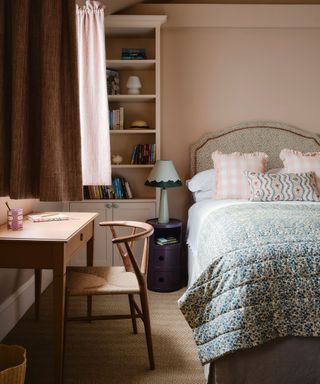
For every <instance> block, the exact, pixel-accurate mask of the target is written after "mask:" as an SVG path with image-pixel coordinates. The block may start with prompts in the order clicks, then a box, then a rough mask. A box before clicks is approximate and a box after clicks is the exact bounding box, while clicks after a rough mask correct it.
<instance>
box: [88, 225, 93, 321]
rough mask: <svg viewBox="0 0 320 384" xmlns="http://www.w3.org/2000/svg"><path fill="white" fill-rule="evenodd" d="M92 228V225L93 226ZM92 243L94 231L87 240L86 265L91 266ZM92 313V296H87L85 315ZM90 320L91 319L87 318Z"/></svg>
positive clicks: (89, 315)
mask: <svg viewBox="0 0 320 384" xmlns="http://www.w3.org/2000/svg"><path fill="white" fill-rule="evenodd" d="M93 228H94V227H93ZM93 244H94V233H92V237H91V239H90V240H89V241H88V242H87V266H89V267H91V266H93V249H94V248H93ZM91 315H92V296H87V316H88V317H91ZM89 322H91V320H89Z"/></svg>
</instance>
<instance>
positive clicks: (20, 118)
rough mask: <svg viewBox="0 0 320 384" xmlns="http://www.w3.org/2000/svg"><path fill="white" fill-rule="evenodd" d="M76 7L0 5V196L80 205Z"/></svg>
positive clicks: (28, 0)
mask: <svg viewBox="0 0 320 384" xmlns="http://www.w3.org/2000/svg"><path fill="white" fill-rule="evenodd" d="M75 12H76V6H75V0H0V196H8V195H9V196H10V197H11V198H13V199H18V198H30V197H39V198H40V199H41V200H43V201H50V200H51V201H58V200H79V199H82V176H81V138H80V118H79V91H78V77H77V76H78V71H77V45H76V16H75Z"/></svg>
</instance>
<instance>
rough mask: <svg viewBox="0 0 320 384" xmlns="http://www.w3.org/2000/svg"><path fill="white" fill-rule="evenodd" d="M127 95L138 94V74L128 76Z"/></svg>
mask: <svg viewBox="0 0 320 384" xmlns="http://www.w3.org/2000/svg"><path fill="white" fill-rule="evenodd" d="M127 88H128V95H139V94H140V88H141V81H140V79H139V77H138V76H129V78H128V81H127Z"/></svg>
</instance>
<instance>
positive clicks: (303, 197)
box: [244, 171, 320, 201]
mask: <svg viewBox="0 0 320 384" xmlns="http://www.w3.org/2000/svg"><path fill="white" fill-rule="evenodd" d="M244 173H245V175H246V176H247V178H248V181H249V184H250V199H249V200H251V201H319V200H320V194H319V192H318V189H317V186H316V181H315V174H314V172H305V173H260V172H247V171H246V172H244Z"/></svg>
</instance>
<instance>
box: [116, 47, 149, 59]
mask: <svg viewBox="0 0 320 384" xmlns="http://www.w3.org/2000/svg"><path fill="white" fill-rule="evenodd" d="M146 58H147V56H146V50H145V49H144V48H122V51H121V59H122V60H145V59H146Z"/></svg>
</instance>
